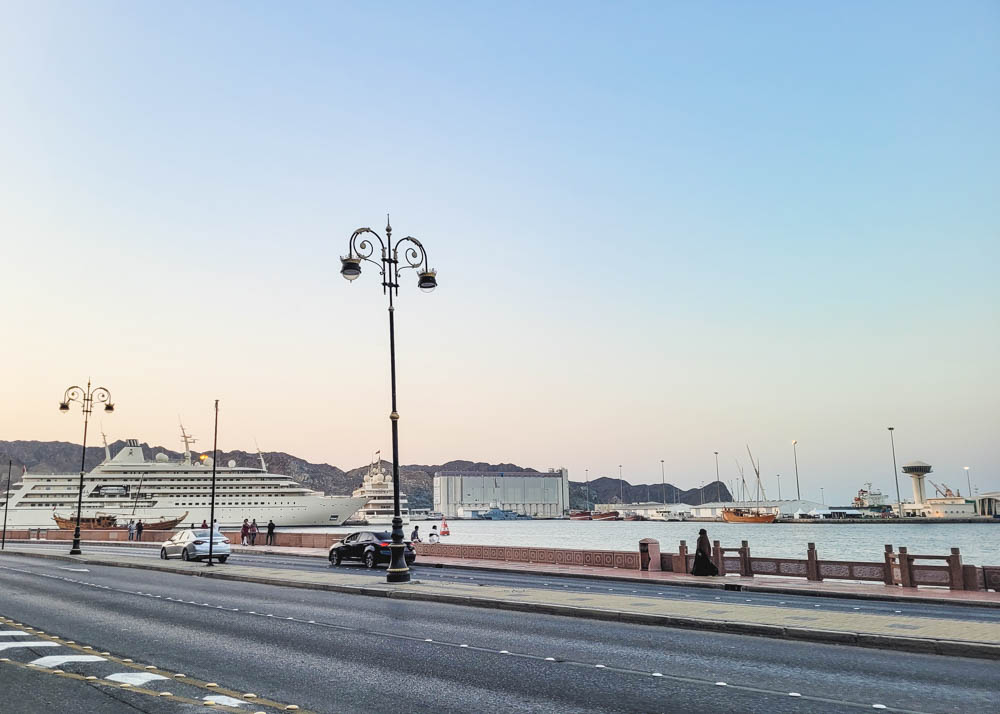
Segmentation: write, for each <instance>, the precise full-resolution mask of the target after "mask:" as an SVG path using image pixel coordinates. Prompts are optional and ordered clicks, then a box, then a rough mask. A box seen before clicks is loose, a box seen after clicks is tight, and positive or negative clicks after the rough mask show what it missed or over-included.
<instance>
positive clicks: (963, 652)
mask: <svg viewBox="0 0 1000 714" xmlns="http://www.w3.org/2000/svg"><path fill="white" fill-rule="evenodd" d="M5 552H8V553H10V554H11V555H20V556H24V557H34V558H48V559H51V560H62V561H69V562H73V563H81V564H85V565H103V566H106V567H113V568H132V569H136V570H154V571H157V572H164V573H171V574H174V575H189V576H196V577H203V578H217V579H219V580H231V581H236V582H246V583H256V584H260V585H273V586H278V587H292V588H299V589H302V590H323V591H328V592H340V593H345V594H349V595H365V596H369V597H384V598H394V599H397V600H417V601H424V602H438V603H446V604H451V605H464V606H467V607H478V608H485V609H491V610H511V611H516V612H529V613H536V614H538V613H541V614H547V615H557V616H562V617H577V618H583V619H588V620H602V621H607V622H621V623H625V624H634V625H654V626H659V627H673V628H678V629H685V630H701V631H708V632H718V633H724V634H731V635H751V636H756V637H769V638H773V639H785V640H794V641H799V642H814V643H821V644H833V645H849V646H854V647H866V648H869V649H882V650H895V651H903V652H909V653H922V654H934V655H944V656H949V657H973V658H976V659H994V660H1000V644H990V643H987V642H968V641H963V640H935V639H926V638H918V637H902V636H897V635H877V634H871V633H863V632H846V631H840V630H821V629H811V628H806V627H785V626H782V625H767V624H758V623H749V622H735V621H729V620H705V619H701V618H697V617H678V616H676V615H654V614H650V613H643V612H622V611H620V610H603V609H600V608H589V607H576V606H572V605H558V604H553V603H532V602H523V601H518V600H496V599H493V598H488V597H476V596H471V595H448V594H445V593H429V592H425V593H421V592H419V591H418V590H400V591H393V590H390V589H384V588H372V587H366V586H359V585H336V584H333V583H305V582H289V581H283V580H278V579H277V578H269V577H261V576H254V575H239V574H234V573H226V572H218V571H194V570H180V569H176V568H172V567H170V566H165V565H161V564H160V563H159V561H155V562H152V563H123V562H119V563H107V562H104V561H100V560H89V559H88V558H87V557H86V556H76V555H57V554H55V553H40V554H34V553H26V552H24V551H5ZM416 584H419V581H417V583H416Z"/></svg>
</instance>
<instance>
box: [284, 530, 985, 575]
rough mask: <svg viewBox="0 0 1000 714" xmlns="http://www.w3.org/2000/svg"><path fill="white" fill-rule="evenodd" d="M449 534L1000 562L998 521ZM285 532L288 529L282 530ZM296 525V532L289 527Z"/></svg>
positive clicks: (550, 543)
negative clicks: (706, 542) (903, 551)
mask: <svg viewBox="0 0 1000 714" xmlns="http://www.w3.org/2000/svg"><path fill="white" fill-rule="evenodd" d="M415 525H416V526H420V532H421V534H422V535H423V537H424V539H425V540H426V537H427V533H429V532H430V529H431V526H433V525H438V523H436V522H434V521H413V522H411V523H410V524H409V525H407V526H404V527H403V528H404V530H405V531H406V536H407V537H409V535H410V531H412V530H413V526H415ZM448 527H449V528H450V529H451V535H450V536H448V537H445V538H442V542H443V543H453V544H458V543H462V544H471V545H514V546H535V547H541V548H574V549H595V550H635V549H637V548H638V547H639V546H638V544H639V540H640V539H642V538H656V539H657V540H659V541H660V549H661V550H662V551H664V552H676V551H677V544H678V543H679V542H680V541H681V540H686V541H687V542H688V547H689V548H693V547H694V543H695V541H696V540H697V539H698V529H699V528H704V529H706V530H707V531H708V537H709V538H711V539H712V540H718V541H720V542H721V543H722V545H723V546H725V547H736V546H739V544H740V541H742V540H745V541H748V542H749V543H750V552H751V554H759V555H761V556H765V555H766V556H772V557H776V558H805V557H806V545H807V544H808V543H815V544H816V549H817V550H818V551H819V557H820V559H827V560H864V561H873V562H882V559H883V558H882V555H883V553H884V551H885V545H886V544H892V545H893V546H894V547H895V548H897V549H898V548H899V547H900V546H905V547H906V548H907V549H908V550H909V552H911V553H916V554H920V555H947V554H948V553H949V552H950V549H951V548H959V549H961V553H962V562H963V563H966V564H969V565H997V566H1000V523H997V524H993V523H941V524H932V523H928V524H923V523H920V524H916V523H900V524H896V523H892V524H889V523H871V524H865V523H844V524H835V523H817V524H803V523H788V524H784V523H745V524H744V523H722V522H711V523H701V522H696V521H688V522H664V521H568V520H554V521H542V520H538V521H529V520H523V521H449V522H448ZM366 529H369V530H375V529H379V530H389V526H372V527H367V526H357V527H354V528H301V529H299V528H296V529H294V530H296V531H299V532H312V533H318V532H323V533H352V532H354V531H358V530H366ZM281 530H286V529H281ZM288 530H291V529H288Z"/></svg>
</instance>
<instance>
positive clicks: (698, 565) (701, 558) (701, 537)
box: [691, 528, 719, 575]
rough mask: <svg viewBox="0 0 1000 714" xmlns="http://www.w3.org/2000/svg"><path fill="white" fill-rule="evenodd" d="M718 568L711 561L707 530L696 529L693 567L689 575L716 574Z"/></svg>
mask: <svg viewBox="0 0 1000 714" xmlns="http://www.w3.org/2000/svg"><path fill="white" fill-rule="evenodd" d="M718 574H719V569H718V568H717V567H715V563H713V562H712V544H711V543H709V542H708V531H706V530H705V529H704V528H702V529H701V530H700V531H698V546H697V547H696V548H695V550H694V567H692V568H691V575H718Z"/></svg>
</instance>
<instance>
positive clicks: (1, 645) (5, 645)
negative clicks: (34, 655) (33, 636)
mask: <svg viewBox="0 0 1000 714" xmlns="http://www.w3.org/2000/svg"><path fill="white" fill-rule="evenodd" d="M59 646H60V645H59V643H58V642H49V641H48V640H36V641H34V642H0V652H3V651H4V650H13V649H17V648H19V647H59Z"/></svg>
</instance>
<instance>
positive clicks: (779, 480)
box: [778, 474, 781, 501]
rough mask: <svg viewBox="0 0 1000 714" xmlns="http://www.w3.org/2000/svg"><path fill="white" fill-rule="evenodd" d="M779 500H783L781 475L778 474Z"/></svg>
mask: <svg viewBox="0 0 1000 714" xmlns="http://www.w3.org/2000/svg"><path fill="white" fill-rule="evenodd" d="M778 500H779V501H780V500H781V474H778Z"/></svg>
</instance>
